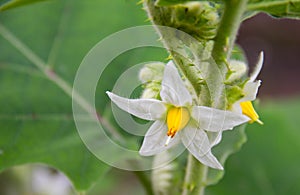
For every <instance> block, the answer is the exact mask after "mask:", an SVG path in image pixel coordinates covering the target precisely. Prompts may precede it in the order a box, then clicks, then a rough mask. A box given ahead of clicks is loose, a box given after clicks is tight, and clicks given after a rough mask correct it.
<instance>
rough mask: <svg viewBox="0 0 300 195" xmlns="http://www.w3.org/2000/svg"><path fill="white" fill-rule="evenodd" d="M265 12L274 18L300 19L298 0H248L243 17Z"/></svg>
mask: <svg viewBox="0 0 300 195" xmlns="http://www.w3.org/2000/svg"><path fill="white" fill-rule="evenodd" d="M256 12H266V13H268V14H270V15H272V16H274V17H280V18H281V17H288V18H297V19H299V18H300V0H292V1H289V0H265V1H262V0H250V1H249V2H248V5H247V12H246V14H245V15H248V16H252V15H253V14H254V13H256Z"/></svg>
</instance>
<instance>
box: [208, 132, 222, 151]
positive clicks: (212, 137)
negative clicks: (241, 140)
mask: <svg viewBox="0 0 300 195" xmlns="http://www.w3.org/2000/svg"><path fill="white" fill-rule="evenodd" d="M222 133H223V131H219V132H211V131H208V132H206V134H207V136H208V140H209V142H210V146H211V147H213V146H215V145H217V144H219V143H220V141H221V140H222Z"/></svg>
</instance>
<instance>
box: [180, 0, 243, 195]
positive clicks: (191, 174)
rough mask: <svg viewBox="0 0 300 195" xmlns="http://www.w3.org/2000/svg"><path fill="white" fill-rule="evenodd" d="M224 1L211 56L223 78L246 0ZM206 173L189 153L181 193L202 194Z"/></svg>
mask: <svg viewBox="0 0 300 195" xmlns="http://www.w3.org/2000/svg"><path fill="white" fill-rule="evenodd" d="M224 3H225V9H224V12H223V15H222V19H221V22H220V26H219V28H218V32H217V36H216V37H215V43H214V48H213V51H212V56H213V58H214V60H215V62H216V63H217V65H218V67H219V69H220V71H221V73H222V74H223V75H224V78H225V75H226V73H227V71H230V70H228V67H227V64H226V62H227V59H228V58H229V57H230V54H231V50H232V48H233V46H234V41H235V38H236V34H237V31H238V28H239V26H240V22H241V18H242V15H243V13H244V10H245V8H246V5H247V0H226V1H224ZM208 74H209V78H210V79H213V78H214V75H216V74H215V70H214V69H213V68H210V69H209V70H208ZM220 84H221V83H220ZM224 104H225V102H224V103H222V104H220V105H218V107H219V108H224V106H225V105H224ZM207 173H208V167H207V166H205V165H203V164H201V163H200V162H199V161H198V160H197V159H195V158H194V157H193V156H192V154H189V157H188V163H187V170H186V174H185V179H184V189H183V193H182V195H196V194H197V195H204V193H205V187H206V183H205V181H206V178H207Z"/></svg>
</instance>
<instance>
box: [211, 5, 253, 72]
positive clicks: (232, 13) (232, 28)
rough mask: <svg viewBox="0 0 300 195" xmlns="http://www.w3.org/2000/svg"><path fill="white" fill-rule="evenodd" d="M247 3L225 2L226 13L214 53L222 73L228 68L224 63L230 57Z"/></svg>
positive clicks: (216, 39) (216, 38)
mask: <svg viewBox="0 0 300 195" xmlns="http://www.w3.org/2000/svg"><path fill="white" fill-rule="evenodd" d="M247 1H248V0H226V1H225V0H224V3H225V7H224V12H223V15H222V19H221V23H220V26H219V29H218V33H217V36H216V37H215V44H214V48H213V51H212V56H213V58H214V60H215V61H216V63H217V64H218V66H219V68H220V69H221V71H222V72H224V71H225V72H226V69H227V67H226V63H224V62H225V61H226V60H227V59H228V58H229V57H230V54H231V50H232V48H233V46H234V41H235V38H236V34H237V32H238V29H239V26H240V23H241V21H242V16H243V13H244V11H245V9H246V6H247Z"/></svg>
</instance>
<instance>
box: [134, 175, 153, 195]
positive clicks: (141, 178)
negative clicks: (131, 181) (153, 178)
mask: <svg viewBox="0 0 300 195" xmlns="http://www.w3.org/2000/svg"><path fill="white" fill-rule="evenodd" d="M133 173H134V174H135V175H136V177H137V178H138V179H139V181H140V183H141V184H142V185H143V186H144V189H145V191H146V194H147V195H153V194H154V192H153V190H152V186H151V182H150V180H149V178H148V177H147V176H146V174H145V172H144V171H134V172H133Z"/></svg>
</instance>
